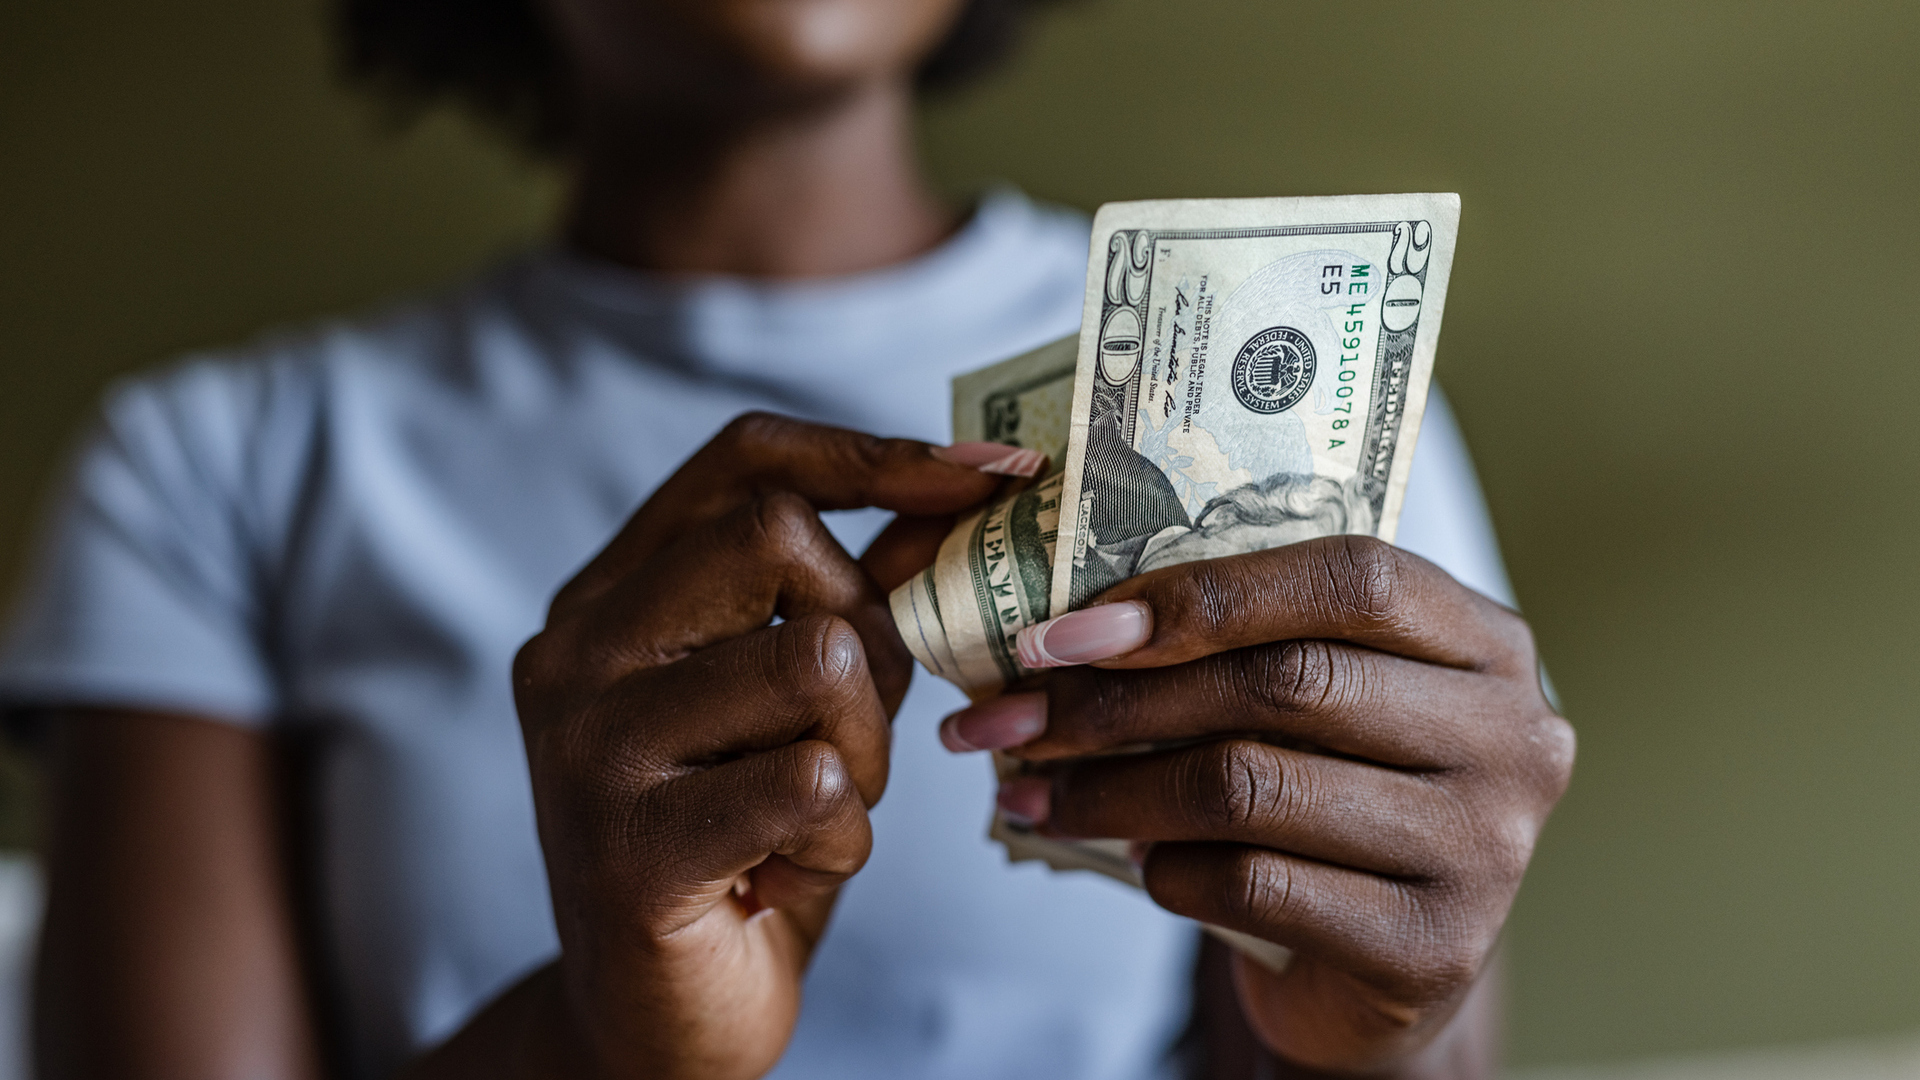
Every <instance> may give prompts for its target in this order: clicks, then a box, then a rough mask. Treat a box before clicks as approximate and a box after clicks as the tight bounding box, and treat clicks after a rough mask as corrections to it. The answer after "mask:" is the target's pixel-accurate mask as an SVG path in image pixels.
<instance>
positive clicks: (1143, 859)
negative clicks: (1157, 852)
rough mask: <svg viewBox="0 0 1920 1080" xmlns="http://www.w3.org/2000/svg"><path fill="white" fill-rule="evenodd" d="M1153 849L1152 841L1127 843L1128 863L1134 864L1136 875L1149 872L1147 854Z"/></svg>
mask: <svg viewBox="0 0 1920 1080" xmlns="http://www.w3.org/2000/svg"><path fill="white" fill-rule="evenodd" d="M1152 847H1153V841H1151V840H1129V841H1127V861H1128V862H1130V863H1132V864H1133V869H1134V872H1135V873H1140V874H1144V873H1146V872H1147V852H1148V850H1150V849H1151V848H1152Z"/></svg>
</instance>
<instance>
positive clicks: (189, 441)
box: [101, 260, 525, 464]
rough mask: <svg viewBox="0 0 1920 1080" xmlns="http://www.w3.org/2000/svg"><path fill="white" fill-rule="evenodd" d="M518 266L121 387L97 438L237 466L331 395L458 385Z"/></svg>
mask: <svg viewBox="0 0 1920 1080" xmlns="http://www.w3.org/2000/svg"><path fill="white" fill-rule="evenodd" d="M524 262H525V260H519V261H516V262H514V263H510V264H507V265H505V266H502V267H498V268H495V269H492V270H490V271H488V272H486V273H484V274H482V275H480V276H478V277H476V278H474V279H472V280H470V281H467V282H464V283H461V284H459V285H457V286H455V287H453V288H450V289H447V290H444V291H442V292H440V293H438V294H432V295H428V296H426V297H422V298H417V299H412V300H408V301H403V302H399V303H394V304H389V305H385V306H383V307H380V308H377V309H373V310H370V311H366V312H362V313H359V314H356V315H350V316H346V317H340V318H333V319H325V320H319V321H315V322H312V323H309V324H306V325H300V326H293V327H283V328H278V329H274V330H271V331H268V332H266V333H263V334H261V335H260V336H259V337H257V338H255V339H254V340H252V341H250V342H247V343H244V344H241V345H237V346H232V347H228V348H221V349H211V350H202V351H198V352H194V353H190V354H187V355H185V356H182V357H179V358H177V359H175V360H174V361H173V362H171V363H169V364H167V365H165V366H163V367H161V368H159V369H157V370H155V371H152V372H148V373H143V374H140V375H137V376H133V377H130V378H126V379H122V380H120V381H118V382H116V383H115V384H113V385H112V386H111V387H109V388H108V391H107V393H106V395H105V397H104V399H103V401H102V405H101V412H102V419H103V421H104V423H105V425H106V428H107V435H108V436H109V437H110V438H111V439H114V440H120V441H125V442H127V443H128V444H129V446H130V447H131V446H140V447H142V448H144V449H148V450H158V449H160V446H159V444H160V443H167V442H170V443H173V444H175V445H176V447H177V448H178V449H179V450H181V451H182V452H192V453H193V454H194V455H195V456H196V457H197V458H198V459H199V460H200V461H201V463H202V464H206V463H209V462H215V461H221V460H238V459H240V458H243V457H245V456H246V455H248V454H253V453H260V452H263V451H264V452H271V451H272V450H274V449H275V448H276V446H277V444H282V443H285V442H287V441H288V439H289V438H291V437H296V436H298V435H299V434H301V433H302V431H303V430H304V429H307V428H310V427H311V425H312V424H313V422H314V421H315V420H316V418H317V417H319V416H320V415H321V414H323V413H324V412H326V411H327V410H328V409H329V408H330V407H331V406H333V405H337V404H339V402H337V401H336V400H334V399H337V398H339V397H340V396H341V395H342V394H345V393H352V392H358V393H367V392H372V393H384V394H405V393H408V392H417V391H418V390H419V389H421V388H423V387H426V386H431V385H435V384H441V385H444V384H450V383H458V382H460V381H462V380H463V379H470V378H471V369H472V367H473V363H474V352H475V349H474V343H475V340H476V338H481V337H484V336H486V335H487V334H488V333H489V332H490V330H489V324H490V323H499V322H501V321H502V320H503V317H504V316H506V313H507V312H508V311H509V310H510V309H511V308H512V307H513V305H514V298H515V297H514V294H515V292H516V285H517V284H518V281H519V279H520V278H521V277H522V276H524V272H525V266H524Z"/></svg>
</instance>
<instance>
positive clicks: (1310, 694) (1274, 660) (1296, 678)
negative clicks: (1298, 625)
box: [1240, 641, 1335, 714]
mask: <svg viewBox="0 0 1920 1080" xmlns="http://www.w3.org/2000/svg"><path fill="white" fill-rule="evenodd" d="M1255 656H1256V657H1257V660H1256V662H1255V663H1252V664H1247V665H1244V666H1242V667H1241V669H1240V670H1242V671H1244V672H1245V673H1246V677H1247V678H1248V679H1251V680H1253V681H1254V685H1253V686H1250V687H1247V691H1248V695H1249V696H1250V697H1252V698H1253V699H1254V700H1255V701H1258V702H1261V703H1263V704H1265V705H1266V706H1267V707H1268V708H1270V709H1273V710H1274V711H1276V712H1281V713H1292V714H1301V713H1310V712H1313V711H1315V710H1317V709H1321V708H1323V707H1325V706H1326V704H1327V702H1328V700H1329V699H1330V698H1331V697H1333V694H1334V679H1335V674H1334V655H1333V649H1332V647H1331V646H1330V645H1328V644H1327V643H1326V642H1324V641H1286V642H1281V643H1280V644H1278V645H1275V646H1271V647H1268V648H1266V649H1261V650H1258V651H1257V652H1256V653H1255Z"/></svg>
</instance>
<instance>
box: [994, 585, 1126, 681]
mask: <svg viewBox="0 0 1920 1080" xmlns="http://www.w3.org/2000/svg"><path fill="white" fill-rule="evenodd" d="M1151 637H1153V609H1152V608H1150V607H1148V606H1147V605H1146V604H1144V603H1141V602H1140V601H1138V600H1122V601H1120V602H1119V603H1117V604H1101V605H1100V606H1099V607H1090V608H1086V609H1084V610H1081V611H1069V612H1067V613H1066V614H1065V615H1062V616H1060V617H1059V618H1057V619H1048V620H1047V621H1046V622H1043V623H1038V624H1036V625H1034V626H1029V627H1027V628H1026V629H1024V630H1022V631H1020V633H1019V634H1018V635H1017V636H1016V637H1015V638H1014V649H1015V651H1017V652H1018V653H1019V654H1020V662H1021V663H1022V664H1025V665H1026V666H1027V667H1030V668H1050V667H1068V666H1071V665H1073V664H1091V663H1093V662H1094V661H1095V660H1106V659H1109V658H1111V657H1115V656H1119V655H1121V654H1122V653H1130V652H1132V651H1133V650H1135V649H1137V648H1139V647H1140V646H1142V645H1145V644H1146V643H1147V640H1148V639H1149V638H1151Z"/></svg>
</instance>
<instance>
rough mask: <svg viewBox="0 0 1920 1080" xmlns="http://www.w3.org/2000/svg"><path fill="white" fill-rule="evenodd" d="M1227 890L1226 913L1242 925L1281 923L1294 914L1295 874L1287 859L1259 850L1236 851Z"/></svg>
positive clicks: (1224, 899) (1224, 896)
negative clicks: (1230, 881)
mask: <svg viewBox="0 0 1920 1080" xmlns="http://www.w3.org/2000/svg"><path fill="white" fill-rule="evenodd" d="M1229 873H1230V876H1231V879H1232V887H1231V888H1228V889H1225V890H1223V895H1222V899H1223V901H1224V903H1225V905H1226V914H1227V915H1228V916H1229V917H1230V918H1231V919H1233V920H1234V921H1237V922H1239V923H1241V924H1242V925H1260V924H1281V923H1285V922H1287V921H1288V920H1289V919H1290V918H1291V917H1292V914H1293V872H1292V869H1291V868H1290V867H1289V866H1288V865H1287V862H1286V860H1285V859H1282V858H1279V857H1276V856H1269V855H1266V854H1265V853H1263V852H1261V851H1260V850H1259V849H1257V848H1243V849H1241V850H1239V851H1236V852H1235V853H1234V855H1233V860H1232V863H1231V866H1230V870H1229Z"/></svg>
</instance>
